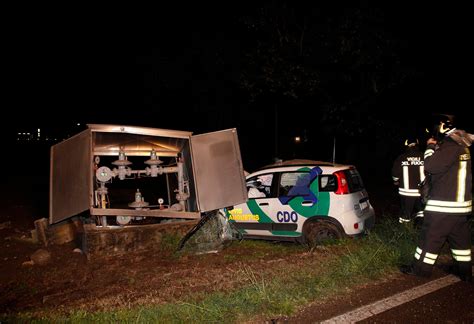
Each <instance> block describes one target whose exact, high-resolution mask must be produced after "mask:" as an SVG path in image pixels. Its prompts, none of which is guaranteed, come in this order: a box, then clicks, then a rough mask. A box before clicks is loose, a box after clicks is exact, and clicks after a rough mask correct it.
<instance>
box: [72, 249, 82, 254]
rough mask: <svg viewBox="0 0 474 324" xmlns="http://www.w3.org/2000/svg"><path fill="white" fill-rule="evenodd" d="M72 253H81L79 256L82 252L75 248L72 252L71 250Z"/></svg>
mask: <svg viewBox="0 0 474 324" xmlns="http://www.w3.org/2000/svg"><path fill="white" fill-rule="evenodd" d="M72 252H74V253H81V254H82V250H81V249H79V248H75V249H74V250H72Z"/></svg>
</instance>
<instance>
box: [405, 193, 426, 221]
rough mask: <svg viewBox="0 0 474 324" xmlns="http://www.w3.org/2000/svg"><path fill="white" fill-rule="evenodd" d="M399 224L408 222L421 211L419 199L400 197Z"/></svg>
mask: <svg viewBox="0 0 474 324" xmlns="http://www.w3.org/2000/svg"><path fill="white" fill-rule="evenodd" d="M400 209H401V210H400V211H401V216H400V222H409V221H411V220H413V218H414V217H415V215H416V214H417V213H419V212H420V211H421V210H422V206H421V201H420V197H412V196H404V195H400Z"/></svg>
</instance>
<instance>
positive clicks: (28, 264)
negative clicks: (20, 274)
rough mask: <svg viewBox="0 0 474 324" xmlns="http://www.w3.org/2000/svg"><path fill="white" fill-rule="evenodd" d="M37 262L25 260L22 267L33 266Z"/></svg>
mask: <svg viewBox="0 0 474 324" xmlns="http://www.w3.org/2000/svg"><path fill="white" fill-rule="evenodd" d="M34 264H35V263H34V262H33V261H31V260H30V261H25V262H23V263H22V264H21V266H22V267H31V266H33V265H34Z"/></svg>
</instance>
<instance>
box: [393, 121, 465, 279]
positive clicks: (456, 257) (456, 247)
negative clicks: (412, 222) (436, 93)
mask: <svg viewBox="0 0 474 324" xmlns="http://www.w3.org/2000/svg"><path fill="white" fill-rule="evenodd" d="M434 135H435V136H434V137H433V138H430V139H428V141H427V148H426V151H425V154H424V160H425V172H426V173H427V176H428V174H429V176H430V177H431V189H430V195H429V199H428V201H427V203H426V206H425V210H424V222H423V226H422V228H421V235H420V240H419V243H418V246H417V248H416V251H415V255H414V259H413V262H412V264H411V265H410V266H402V268H401V271H402V272H403V273H405V274H412V275H417V276H423V277H429V276H430V275H431V272H432V269H433V265H434V264H435V262H436V259H437V258H438V254H439V252H440V251H441V248H442V246H443V244H444V243H445V241H446V240H447V241H448V243H449V246H450V248H451V253H452V256H453V269H454V270H455V271H453V272H454V273H455V274H456V275H458V276H459V277H460V279H461V280H463V281H467V282H472V268H471V230H470V225H469V218H470V215H471V213H472V170H471V155H470V152H469V146H470V145H471V143H472V142H473V140H474V135H471V134H468V133H466V132H465V131H463V130H458V129H456V128H455V127H454V125H453V120H452V117H451V116H448V115H441V116H440V117H439V120H438V122H437V123H436V126H435V128H434Z"/></svg>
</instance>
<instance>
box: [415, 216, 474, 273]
mask: <svg viewBox="0 0 474 324" xmlns="http://www.w3.org/2000/svg"><path fill="white" fill-rule="evenodd" d="M424 214H425V219H424V222H423V226H422V228H421V234H420V240H419V243H418V247H417V248H416V251H415V259H414V270H415V273H416V274H418V275H421V276H429V275H431V272H432V270H433V265H434V264H435V262H436V259H437V258H438V254H439V252H440V251H441V248H442V247H443V245H444V243H445V242H446V241H447V242H448V243H449V247H450V249H451V253H452V256H453V262H454V267H455V268H456V272H457V274H458V275H459V276H460V277H461V279H463V280H469V279H471V280H472V261H471V230H470V226H469V219H468V216H467V215H463V216H461V215H453V214H446V213H436V212H430V211H425V212H424Z"/></svg>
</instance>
